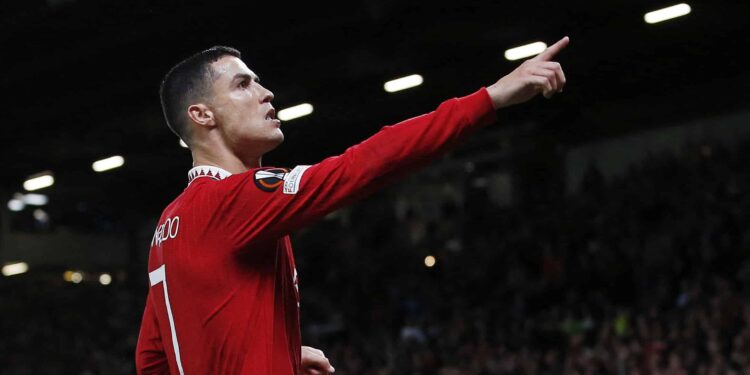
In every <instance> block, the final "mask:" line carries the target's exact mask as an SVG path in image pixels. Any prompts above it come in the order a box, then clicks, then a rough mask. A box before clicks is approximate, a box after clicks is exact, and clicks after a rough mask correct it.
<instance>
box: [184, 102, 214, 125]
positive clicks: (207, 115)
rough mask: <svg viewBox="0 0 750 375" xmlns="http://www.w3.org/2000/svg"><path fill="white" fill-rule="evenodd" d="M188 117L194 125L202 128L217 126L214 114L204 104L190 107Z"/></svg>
mask: <svg viewBox="0 0 750 375" xmlns="http://www.w3.org/2000/svg"><path fill="white" fill-rule="evenodd" d="M187 112H188V117H190V120H192V121H193V122H194V123H196V124H198V125H201V126H208V127H212V126H216V120H215V119H214V113H213V112H212V111H211V109H210V108H208V106H207V105H205V104H203V103H199V104H193V105H191V106H190V107H188V111H187Z"/></svg>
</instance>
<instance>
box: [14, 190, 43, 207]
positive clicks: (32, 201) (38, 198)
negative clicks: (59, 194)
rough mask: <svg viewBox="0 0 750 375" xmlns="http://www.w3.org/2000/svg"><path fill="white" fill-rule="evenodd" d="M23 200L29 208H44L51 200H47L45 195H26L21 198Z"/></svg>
mask: <svg viewBox="0 0 750 375" xmlns="http://www.w3.org/2000/svg"><path fill="white" fill-rule="evenodd" d="M21 200H22V201H23V203H24V204H28V205H29V206H44V205H45V204H47V202H49V198H47V196H46V195H44V194H34V193H29V194H24V195H22V196H21Z"/></svg>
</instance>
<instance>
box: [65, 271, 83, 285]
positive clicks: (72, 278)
mask: <svg viewBox="0 0 750 375" xmlns="http://www.w3.org/2000/svg"><path fill="white" fill-rule="evenodd" d="M63 280H65V281H67V282H69V283H75V284H78V283H80V282H81V281H83V274H82V273H81V272H79V271H65V273H63Z"/></svg>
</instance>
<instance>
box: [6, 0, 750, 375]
mask: <svg viewBox="0 0 750 375" xmlns="http://www.w3.org/2000/svg"><path fill="white" fill-rule="evenodd" d="M673 4H674V3H673V2H665V1H645V0H633V1H607V2H591V1H578V0H576V1H567V2H552V1H463V2H445V1H432V2H409V1H395V0H383V1H375V0H355V1H348V2H342V3H340V4H334V3H325V2H305V3H292V2H236V3H229V2H205V3H194V2H191V3H184V2H178V1H165V2H159V3H155V2H151V1H142V0H134V1H106V2H98V1H88V0H46V1H39V0H34V1H17V2H7V3H5V4H3V6H2V12H0V20H1V21H0V40H2V43H1V44H0V45H2V48H3V53H2V58H0V67H2V69H0V71H1V72H2V74H0V87H2V89H3V92H5V94H4V95H3V97H5V98H6V99H4V100H3V103H4V104H7V107H5V108H6V109H5V110H4V111H3V116H2V117H3V125H4V126H3V129H4V130H3V136H2V147H0V161H1V162H2V168H0V198H2V208H1V210H0V211H1V212H2V214H1V215H0V262H2V263H3V264H10V263H14V262H19V261H23V262H26V263H27V264H28V267H29V269H28V272H26V273H23V274H20V275H15V276H9V277H2V278H0V295H1V296H2V298H1V299H0V328H1V329H0V373H2V374H120V373H122V374H127V373H133V372H134V369H133V348H134V343H135V339H136V338H137V329H138V326H139V321H140V314H141V311H142V310H141V309H142V306H143V303H144V297H145V293H146V291H147V283H146V266H145V259H146V257H147V251H148V243H149V241H150V238H151V236H152V234H153V230H154V225H155V223H156V219H157V218H158V215H159V214H160V212H161V209H162V208H163V207H164V206H165V205H166V204H168V203H169V202H170V201H171V199H173V198H174V197H175V196H176V195H177V194H179V192H180V191H182V189H183V188H184V187H185V184H186V173H187V170H188V169H189V168H190V166H191V159H190V154H189V152H188V151H187V150H186V149H183V148H181V147H180V146H179V145H178V140H177V138H176V136H175V135H173V134H172V133H171V132H170V131H169V130H168V129H167V127H166V126H165V124H164V121H163V119H162V116H161V111H160V108H159V100H158V85H159V82H160V79H161V77H162V75H163V74H164V73H165V72H166V70H168V69H169V67H170V66H171V65H172V64H174V63H175V62H176V61H178V60H179V59H181V58H183V57H186V56H187V55H190V54H192V53H194V52H196V51H198V50H201V49H205V48H208V47H210V46H213V45H228V46H232V47H235V48H237V49H239V50H241V51H242V53H243V58H244V60H245V61H246V62H247V63H248V65H249V66H250V68H251V69H253V70H254V71H255V72H256V73H257V74H259V75H260V77H261V80H262V83H263V84H264V86H266V87H267V88H269V89H271V90H272V91H273V92H274V94H275V97H276V99H275V100H274V106H275V107H276V108H277V110H278V109H282V108H285V107H288V106H291V105H294V104H298V103H301V102H309V103H312V104H313V105H314V108H315V109H314V112H313V113H312V115H310V116H307V117H303V118H299V119H295V120H291V121H288V122H286V123H283V124H282V129H283V131H284V133H285V135H286V141H285V143H284V144H283V145H282V146H281V147H280V148H279V149H278V150H276V151H274V152H272V153H271V154H270V155H268V156H267V157H266V158H265V159H264V164H265V165H275V166H294V165H297V164H311V163H314V162H316V161H318V160H321V159H322V158H324V157H326V156H330V155H335V154H338V153H340V152H342V151H343V150H344V149H345V148H346V147H347V146H350V145H353V144H355V143H357V142H359V141H361V140H363V139H364V138H366V137H367V136H368V135H370V134H373V133H374V132H376V131H377V130H378V129H379V128H380V127H382V126H384V125H388V124H392V123H395V122H398V121H399V120H402V119H405V118H408V117H411V116H415V115H418V114H421V113H424V112H426V111H429V110H431V109H433V108H434V107H435V106H436V105H437V104H439V103H440V102H441V101H442V100H444V99H447V98H450V97H455V96H461V95H465V94H469V93H471V92H473V91H474V90H476V89H478V88H479V87H481V86H485V85H489V84H491V83H493V82H495V81H496V80H497V79H499V78H500V77H501V76H503V75H504V74H507V73H508V72H510V71H511V70H512V69H514V67H515V66H517V65H518V64H519V63H520V62H519V61H507V60H506V59H504V57H503V52H504V51H505V50H506V49H508V48H511V47H514V46H518V45H521V44H525V43H529V42H534V41H539V40H540V41H544V42H546V43H547V44H551V43H553V42H554V41H556V40H558V39H559V38H560V37H562V36H564V35H568V36H570V37H571V44H570V46H569V47H568V48H567V50H565V51H564V52H563V53H562V54H561V55H560V56H559V58H558V59H557V60H558V61H559V62H560V63H561V64H562V65H563V68H564V70H565V73H566V76H567V81H568V84H567V86H566V87H565V92H564V93H563V94H561V95H558V96H556V97H554V98H553V99H552V100H545V99H543V98H536V99H534V100H532V101H531V102H530V103H527V104H524V105H521V106H517V107H513V108H510V109H508V110H503V111H501V112H499V119H500V120H499V123H498V124H497V125H496V126H493V127H491V128H488V129H485V130H484V131H483V132H482V133H480V135H479V136H476V137H474V138H472V139H471V140H470V141H469V142H468V143H467V144H465V145H463V146H461V147H459V148H458V149H456V150H455V151H453V152H451V153H450V154H449V155H447V156H446V157H445V158H444V159H443V160H440V161H439V162H438V163H434V164H432V165H431V166H430V167H428V168H427V169H426V170H424V171H421V172H419V173H417V174H415V175H413V176H412V177H409V178H407V179H405V180H404V181H402V182H401V183H399V184H397V185H395V186H393V187H391V188H389V189H387V190H385V191H383V192H380V193H377V194H375V195H374V196H372V197H370V198H367V199H366V200H364V201H363V202H361V203H358V204H356V205H354V206H352V207H350V208H347V209H343V210H341V211H339V212H336V213H334V214H332V215H331V216H330V217H329V218H327V219H326V220H324V221H322V222H321V223H319V224H317V225H315V226H313V227H311V228H308V229H305V230H303V231H301V232H299V233H297V234H295V235H294V236H293V243H294V245H295V253H296V257H297V264H298V266H297V268H298V270H299V272H300V275H301V294H302V323H303V341H304V342H305V343H307V344H310V345H313V346H316V347H320V348H321V349H323V350H324V351H326V353H327V354H328V356H329V358H331V360H332V363H333V365H334V366H335V367H337V369H338V371H337V373H342V374H357V373H366V374H494V373H590V372H598V373H606V372H619V373H635V372H636V369H639V370H640V372H643V373H670V374H678V373H685V372H680V371H683V370H685V369H686V370H687V371H688V373H738V374H740V373H744V374H747V373H750V354H748V353H750V328H749V327H748V325H749V324H750V307H749V305H748V301H749V300H748V298H749V297H750V284H749V283H750V263H748V262H749V259H750V257H748V249H749V248H750V242H748V241H750V230H749V229H748V224H750V211H748V209H749V208H750V194H749V193H750V173H749V172H748V170H747V167H746V166H747V161H750V159H748V158H747V157H745V156H744V153H745V149H746V148H745V146H746V145H748V144H750V143H747V141H748V137H750V132H749V131H748V130H749V129H750V105H749V104H748V98H750V96H749V95H748V92H749V91H750V90H749V89H750V73H748V72H749V70H748V63H749V61H750V60H748V48H749V47H750V22H748V20H747V16H748V15H750V3H748V2H746V1H704V0H700V1H689V2H688V4H689V5H690V6H691V8H692V12H691V13H690V14H689V15H687V16H685V17H680V18H677V19H674V20H670V21H666V22H663V23H658V24H647V23H645V22H644V21H643V15H644V13H646V12H648V11H651V10H655V9H659V8H661V7H664V6H668V5H673ZM413 73H418V74H420V75H422V76H423V77H424V83H423V84H422V85H421V86H418V87H416V88H413V89H409V90H405V91H402V92H397V93H393V94H389V93H386V92H385V91H384V90H383V88H382V85H383V83H384V82H385V81H387V80H390V79H393V78H397V77H400V76H404V75H408V74H413ZM112 155H122V156H123V157H124V158H125V164H124V166H123V167H121V168H118V169H115V170H112V171H109V172H105V173H95V172H93V171H92V169H91V163H92V162H93V161H95V160H98V159H101V158H104V157H108V156H112ZM42 171H52V172H53V173H54V177H55V184H54V185H53V186H51V187H48V188H45V189H43V190H39V191H38V192H35V193H41V194H45V195H46V196H47V197H48V198H49V202H48V203H47V204H46V205H44V206H42V207H35V206H29V205H27V206H26V207H25V208H24V209H22V210H21V211H11V210H10V209H9V207H8V206H7V205H6V203H5V202H7V201H10V200H11V199H13V198H14V195H15V194H17V193H22V194H23V193H25V191H24V189H23V187H22V184H23V182H24V180H26V179H27V178H28V177H29V176H31V175H34V174H36V173H39V172H42ZM38 210H42V211H43V212H40V211H38ZM35 213H36V214H35ZM428 255H432V256H435V257H436V260H437V262H436V264H435V266H434V267H430V268H428V267H425V264H424V262H423V260H424V259H425V257H426V256H428ZM66 271H78V272H80V273H81V275H82V276H83V280H82V282H81V283H77V284H74V283H70V282H66V281H65V280H64V279H63V275H64V273H65V272H66ZM101 273H108V274H110V275H112V279H113V280H112V283H111V284H109V285H106V286H104V285H100V284H99V282H98V278H99V275H100V274H101ZM68 275H70V274H68ZM68 278H69V277H68ZM613 327H614V328H613ZM675 327H676V328H675ZM686 332H687V333H686Z"/></svg>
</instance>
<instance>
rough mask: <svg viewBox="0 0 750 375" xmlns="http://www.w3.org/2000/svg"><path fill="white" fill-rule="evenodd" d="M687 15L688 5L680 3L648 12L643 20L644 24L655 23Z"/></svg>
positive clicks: (688, 11)
mask: <svg viewBox="0 0 750 375" xmlns="http://www.w3.org/2000/svg"><path fill="white" fill-rule="evenodd" d="M688 13H690V5H687V4H685V3H681V4H677V5H673V6H671V7H667V8H663V9H659V10H655V11H653V12H648V13H646V15H644V16H643V19H644V20H645V21H646V23H657V22H662V21H666V20H671V19H672V18H677V17H681V16H684V15H686V14H688Z"/></svg>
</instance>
